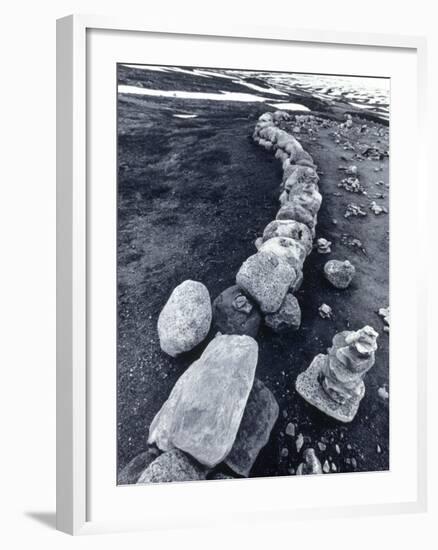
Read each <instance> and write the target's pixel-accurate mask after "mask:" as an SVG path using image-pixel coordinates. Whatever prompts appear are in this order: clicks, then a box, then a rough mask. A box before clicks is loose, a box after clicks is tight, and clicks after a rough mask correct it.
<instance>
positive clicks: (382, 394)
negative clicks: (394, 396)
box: [377, 386, 389, 401]
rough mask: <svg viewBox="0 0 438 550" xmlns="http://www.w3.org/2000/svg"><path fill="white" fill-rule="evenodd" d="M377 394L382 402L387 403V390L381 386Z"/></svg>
mask: <svg viewBox="0 0 438 550" xmlns="http://www.w3.org/2000/svg"><path fill="white" fill-rule="evenodd" d="M377 394H378V396H379V397H380V398H381V399H383V400H384V401H387V400H388V399H389V393H388V391H387V389H386V388H385V387H383V386H382V387H381V388H379V389H378V390H377Z"/></svg>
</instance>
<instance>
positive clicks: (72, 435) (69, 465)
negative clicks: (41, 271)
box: [57, 15, 427, 534]
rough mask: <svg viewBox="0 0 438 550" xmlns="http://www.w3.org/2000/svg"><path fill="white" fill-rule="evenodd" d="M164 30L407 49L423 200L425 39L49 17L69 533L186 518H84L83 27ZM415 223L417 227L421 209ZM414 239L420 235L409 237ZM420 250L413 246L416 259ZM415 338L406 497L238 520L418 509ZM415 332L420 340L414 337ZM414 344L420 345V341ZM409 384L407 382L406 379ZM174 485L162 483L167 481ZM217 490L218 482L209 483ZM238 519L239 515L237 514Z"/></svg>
mask: <svg viewBox="0 0 438 550" xmlns="http://www.w3.org/2000/svg"><path fill="white" fill-rule="evenodd" d="M96 29H98V30H102V31H117V32H122V33H123V32H134V31H135V32H137V33H159V34H164V35H169V34H172V35H174V36H175V37H178V38H179V39H180V40H184V37H186V36H202V37H205V38H208V37H221V38H222V39H224V38H230V39H231V38H239V39H240V40H241V41H243V42H245V41H247V42H248V43H249V42H251V41H252V40H263V41H268V42H271V41H274V42H277V41H281V42H300V43H318V44H322V45H327V46H329V45H333V44H337V45H339V44H342V45H344V46H345V47H349V46H350V47H353V46H364V47H374V48H394V49H399V50H400V51H401V50H410V51H413V52H414V54H415V56H416V63H417V81H416V90H417V97H418V110H417V111H416V113H418V116H417V123H418V127H419V133H418V136H419V137H418V139H419V143H418V144H417V145H418V147H417V150H418V155H417V158H416V160H415V162H416V174H417V179H418V181H417V186H416V189H417V194H418V197H417V198H418V202H419V207H420V208H421V205H423V207H424V201H425V200H426V199H425V197H426V194H425V193H424V192H423V191H424V185H425V182H426V177H425V175H424V172H423V170H424V165H425V162H424V159H423V158H422V155H423V152H422V151H424V150H425V149H426V147H425V145H424V143H423V141H422V140H424V139H425V138H424V135H425V134H424V120H425V87H426V83H425V77H426V70H425V63H426V43H425V40H424V39H423V38H420V37H410V36H394V35H376V34H354V33H337V32H327V31H309V30H299V29H288V28H258V27H254V28H252V27H251V26H248V27H245V28H241V27H235V26H232V25H230V27H229V28H227V29H225V28H221V29H217V28H214V25H212V26H211V27H209V28H207V27H205V26H203V27H202V28H196V26H194V27H193V28H184V29H180V28H178V25H177V24H167V25H166V24H164V23H163V25H162V26H160V28H152V27H150V26H149V25H148V24H147V23H143V22H141V21H138V20H135V19H134V20H129V19H123V18H107V17H100V16H81V15H79V16H78V15H72V16H69V17H66V18H63V19H60V20H58V22H57V528H58V529H59V530H61V531H64V532H66V533H70V534H86V533H96V532H107V531H114V530H117V531H124V530H131V529H145V530H146V529H151V528H156V527H163V526H166V525H167V526H169V527H172V526H173V525H175V526H176V525H177V524H178V525H179V526H181V525H185V522H186V519H184V518H182V519H181V521H180V522H178V521H177V520H176V519H175V518H176V516H175V515H172V514H171V513H170V514H169V515H168V516H167V517H166V515H165V514H164V512H161V516H160V513H158V515H157V517H155V518H154V520H153V521H148V520H146V519H143V520H142V519H138V518H137V519H133V520H132V521H129V520H126V519H118V518H117V517H116V518H115V517H112V516H111V517H110V516H109V517H108V518H106V519H103V520H101V519H99V520H98V521H94V520H93V519H90V517H89V515H88V513H87V509H88V507H89V491H88V489H89V484H90V476H89V470H88V464H89V460H90V456H89V455H90V440H89V437H90V435H89V431H88V422H89V418H88V412H89V410H90V398H91V394H90V391H89V381H90V372H89V346H90V340H89V329H88V323H87V320H88V315H89V300H90V295H89V285H88V281H89V273H88V269H87V265H88V262H89V257H88V245H87V243H88V238H89V234H88V228H89V226H90V215H92V214H91V211H90V209H89V207H88V193H89V189H88V188H87V177H88V172H87V154H89V150H88V141H87V136H88V134H87V108H88V106H87V89H88V86H89V74H88V73H87V54H88V52H87V48H88V40H87V33H88V32H89V31H90V30H96ZM418 222H419V224H420V228H419V230H420V231H425V226H424V221H422V220H421V216H420V217H419V220H418ZM419 241H421V239H419ZM422 254H423V251H422V249H421V246H420V247H419V249H418V255H419V257H420V258H421V257H424V256H421V255H422ZM417 290H418V293H417V295H416V306H417V308H420V307H424V304H425V303H426V288H425V283H424V280H422V279H420V280H419V281H418V288H417ZM415 338H416V339H417V338H418V342H417V347H416V354H417V362H416V365H415V375H416V395H415V401H416V407H417V409H416V411H417V414H416V425H417V437H416V445H415V454H416V457H417V461H416V468H415V475H416V496H415V498H412V499H410V500H409V501H403V502H392V501H390V502H380V503H378V504H377V503H376V504H374V505H373V504H369V503H368V504H363V505H359V504H355V505H354V506H350V504H349V503H348V502H345V504H344V505H340V506H336V507H335V508H331V509H328V508H326V507H324V506H319V505H317V506H315V507H314V508H312V509H309V508H303V509H300V508H299V507H296V506H291V508H290V509H287V508H284V509H282V511H281V514H279V511H278V510H277V511H274V510H272V511H271V512H269V511H263V513H261V510H260V509H258V510H255V509H254V510H246V514H245V519H249V520H253V521H256V520H257V521H259V520H260V519H261V518H263V517H268V519H273V518H275V517H276V515H277V516H279V515H281V517H282V519H284V518H285V517H291V518H292V519H293V518H302V517H315V518H316V517H327V516H328V515H332V516H333V515H345V516H347V515H358V514H382V513H401V512H419V511H423V510H425V509H426V500H427V474H426V472H427V469H426V466H427V465H426V452H425V449H426V352H425V350H426V342H425V333H424V331H422V332H421V333H420V331H419V333H418V335H415ZM420 338H421V342H420ZM420 344H421V345H420ZM414 386H415V385H414ZM217 487H219V485H218V486H216V485H215V486H214V487H213V486H212V485H211V484H206V488H205V489H204V492H205V491H209V492H214V491H216V490H217ZM169 490H174V489H173V488H172V487H167V488H166V491H167V494H168V491H169ZM219 490H221V489H219ZM178 491H179V492H180V493H181V491H185V494H187V493H189V492H192V491H194V489H193V485H190V484H188V485H187V484H182V485H181V486H180V487H179V488H178ZM238 519H239V518H238ZM192 524H193V525H206V524H208V522H206V521H204V519H203V518H200V517H199V518H197V517H193V522H192Z"/></svg>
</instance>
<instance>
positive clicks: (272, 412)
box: [225, 378, 279, 477]
mask: <svg viewBox="0 0 438 550" xmlns="http://www.w3.org/2000/svg"><path fill="white" fill-rule="evenodd" d="M278 412H279V407H278V403H277V401H276V399H275V397H274V396H273V395H272V393H271V391H270V390H269V389H268V388H267V387H266V386H265V385H264V384H263V382H261V381H260V380H258V379H257V378H256V379H255V380H254V385H253V387H252V390H251V393H250V395H249V398H248V403H247V405H246V409H245V412H244V414H243V418H242V422H241V424H240V428H239V431H238V433H237V437H236V440H235V442H234V445H233V448H232V449H231V452H230V454H229V455H228V456H227V458H226V460H225V464H227V465H228V466H229V467H230V468H231V469H232V470H233V471H234V472H236V473H237V474H239V475H241V476H245V477H247V476H248V475H249V473H250V471H251V468H252V467H253V464H254V462H255V460H256V458H257V456H258V454H259V453H260V451H261V449H262V448H263V447H264V446H265V445H266V443H267V442H268V440H269V436H270V434H271V430H272V428H273V427H274V424H275V422H276V421H277V418H278Z"/></svg>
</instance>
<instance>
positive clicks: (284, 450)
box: [281, 447, 289, 458]
mask: <svg viewBox="0 0 438 550" xmlns="http://www.w3.org/2000/svg"><path fill="white" fill-rule="evenodd" d="M281 456H282V458H287V457H288V456H289V450H288V449H287V448H286V447H283V449H281Z"/></svg>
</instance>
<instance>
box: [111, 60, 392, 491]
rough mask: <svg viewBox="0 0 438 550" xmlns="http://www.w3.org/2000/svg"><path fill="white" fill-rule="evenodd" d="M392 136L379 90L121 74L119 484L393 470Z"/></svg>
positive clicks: (261, 78)
mask: <svg viewBox="0 0 438 550" xmlns="http://www.w3.org/2000/svg"><path fill="white" fill-rule="evenodd" d="M389 127H390V79H389V78H382V77H375V76H373V75H361V76H351V75H329V74H311V73H298V72H294V69H293V63H291V68H290V72H271V71H266V70H256V69H251V70H250V69H248V70H241V69H235V68H218V67H216V68H215V67H187V66H184V67H183V66H161V65H137V64H131V63H129V60H126V63H119V64H118V65H117V155H118V158H117V170H118V173H117V484H118V485H131V484H145V485H146V484H149V483H166V482H181V481H184V482H187V481H206V480H211V481H213V480H237V479H240V480H242V479H246V478H260V477H277V476H296V475H300V476H301V475H308V474H321V475H334V474H347V473H348V474H352V475H354V474H356V473H359V472H372V471H387V470H389V469H390V447H389V441H390V440H389V399H390V387H389V327H390V320H389V319H390V315H389V314H390V304H389V291H390V289H389V239H390V233H389V227H390V225H389V219H390V201H389V197H390V174H389V154H390V147H389ZM234 482H235V481H230V483H234Z"/></svg>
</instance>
